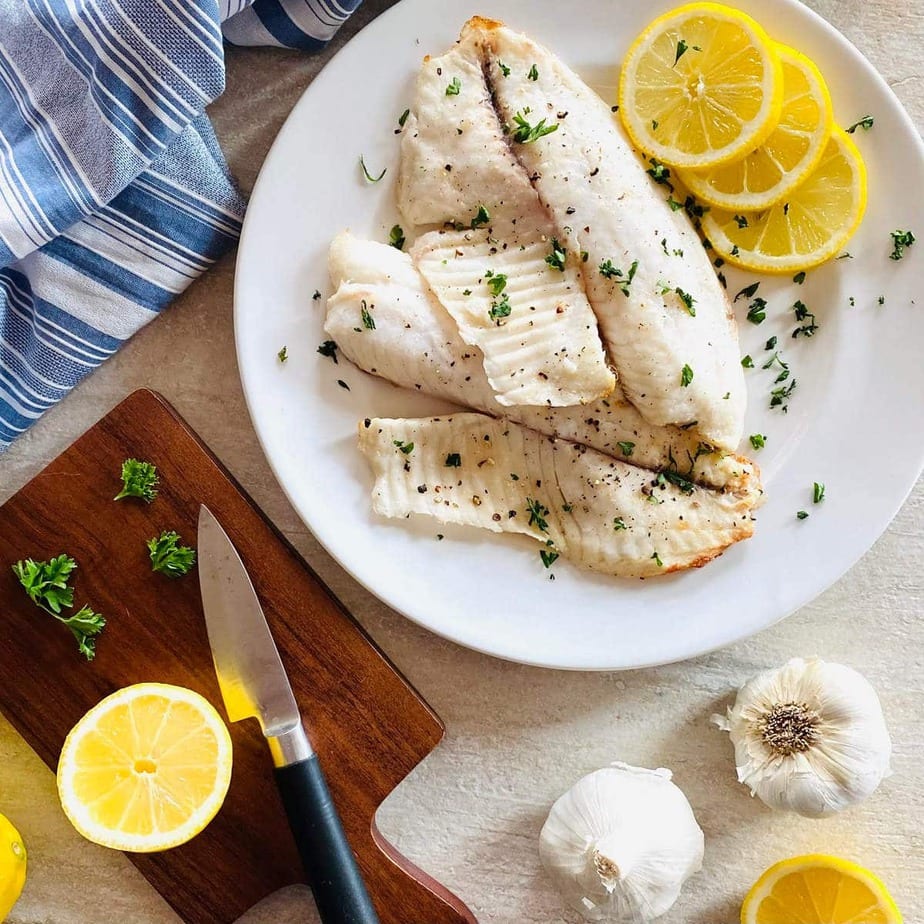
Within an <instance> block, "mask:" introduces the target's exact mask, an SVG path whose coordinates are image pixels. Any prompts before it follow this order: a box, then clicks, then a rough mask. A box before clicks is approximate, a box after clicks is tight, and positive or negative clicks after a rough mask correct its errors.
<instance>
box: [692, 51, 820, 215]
mask: <svg viewBox="0 0 924 924" xmlns="http://www.w3.org/2000/svg"><path fill="white" fill-rule="evenodd" d="M775 47H776V51H777V54H778V55H779V58H780V62H781V64H782V65H783V109H782V112H781V113H780V121H779V123H778V124H777V126H776V128H775V129H774V130H773V131H772V132H771V134H770V136H769V137H768V138H767V140H766V141H765V142H764V143H763V144H762V145H761V146H760V147H758V148H757V149H756V150H754V151H751V152H750V153H749V154H745V156H744V157H742V158H740V159H738V160H733V161H729V162H728V163H727V164H722V165H721V166H719V167H713V168H711V169H710V170H706V171H693V170H683V171H681V172H680V178H681V179H682V180H683V182H684V185H685V186H686V187H687V188H688V189H689V190H690V191H691V192H692V193H693V194H694V195H695V196H696V197H697V198H699V199H702V200H703V201H704V202H708V203H709V205H717V206H719V207H720V208H724V209H730V210H735V211H754V210H755V209H765V208H768V207H769V206H771V205H773V204H774V203H775V202H779V201H780V200H782V199H784V198H785V197H786V196H787V195H788V194H789V193H790V192H791V191H792V190H793V189H795V188H796V187H797V186H798V185H799V184H800V183H801V182H802V181H803V180H804V179H805V178H806V177H807V176H808V175H809V174H810V173H811V172H812V169H813V168H814V167H815V165H816V164H817V163H818V161H819V160H820V159H821V156H822V154H823V153H824V150H825V145H826V144H827V141H828V138H829V137H830V135H831V128H832V126H833V124H834V117H833V107H832V105H831V94H830V93H829V92H828V87H827V86H826V84H825V81H824V78H823V77H822V76H821V72H820V71H819V70H818V68H817V67H816V66H815V65H814V64H813V63H812V62H811V61H810V60H809V59H808V58H807V57H806V56H805V55H803V54H801V53H800V52H798V51H795V50H793V49H792V48H787V47H786V46H785V45H780V44H779V43H775Z"/></svg>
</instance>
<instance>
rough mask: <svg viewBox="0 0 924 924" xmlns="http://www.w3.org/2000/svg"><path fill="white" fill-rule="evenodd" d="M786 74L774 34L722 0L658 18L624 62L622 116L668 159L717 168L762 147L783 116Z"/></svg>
mask: <svg viewBox="0 0 924 924" xmlns="http://www.w3.org/2000/svg"><path fill="white" fill-rule="evenodd" d="M782 104H783V71H782V65H781V64H780V59H779V56H778V55H777V52H776V48H775V47H774V44H773V42H772V41H771V40H770V38H769V37H768V36H767V33H766V32H764V30H763V29H762V28H761V27H760V26H759V25H758V24H757V23H756V22H755V21H754V20H753V19H751V17H750V16H746V15H745V14H744V13H741V12H739V11H738V10H734V9H732V8H731V7H727V6H722V5H720V4H718V3H691V4H689V5H687V6H681V7H679V8H677V9H675V10H673V11H672V12H670V13H666V14H665V15H663V16H660V17H658V18H657V19H656V20H655V21H654V22H652V23H651V25H649V26H648V28H647V29H645V31H644V32H643V33H642V34H641V35H640V36H639V37H638V38H637V39H636V40H635V42H634V43H633V45H632V47H631V48H630V49H629V51H628V54H627V55H626V58H625V60H624V62H623V65H622V72H621V74H620V80H619V115H620V117H621V118H622V121H623V124H624V125H625V127H626V131H628V133H629V136H630V137H631V138H632V141H633V142H634V143H635V144H636V145H637V146H638V147H639V148H641V149H642V150H643V151H645V152H647V153H648V154H651V155H652V156H654V157H656V158H657V159H658V160H660V161H662V162H663V163H666V164H670V165H672V166H676V167H687V168H693V169H700V168H707V167H714V166H716V165H718V164H722V163H725V162H726V161H730V160H734V159H735V158H738V157H741V156H742V155H743V154H746V153H747V152H748V151H751V150H753V149H754V148H756V147H757V146H758V145H760V144H762V143H763V142H764V141H765V140H766V138H767V137H768V136H769V135H770V133H771V132H772V131H773V129H774V127H775V126H776V124H777V122H778V121H779V118H780V111H781V108H782Z"/></svg>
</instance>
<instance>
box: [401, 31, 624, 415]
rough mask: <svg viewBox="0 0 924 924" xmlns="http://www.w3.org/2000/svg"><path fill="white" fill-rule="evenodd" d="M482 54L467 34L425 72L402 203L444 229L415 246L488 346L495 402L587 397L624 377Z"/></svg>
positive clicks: (471, 338)
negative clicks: (563, 250) (516, 149)
mask: <svg viewBox="0 0 924 924" xmlns="http://www.w3.org/2000/svg"><path fill="white" fill-rule="evenodd" d="M478 54H479V53H478V49H477V47H476V44H475V43H474V42H473V41H463V42H461V43H459V44H458V45H456V46H455V47H454V48H453V49H452V50H451V51H449V52H448V53H447V54H445V55H442V56H441V57H439V58H433V59H430V60H428V61H426V62H425V63H424V65H423V67H422V68H421V71H420V74H419V75H418V79H417V92H416V96H415V101H414V109H413V114H412V117H409V120H408V123H407V124H406V125H405V130H404V136H403V139H402V153H403V156H402V162H401V174H400V178H399V201H400V204H401V208H402V211H403V212H404V214H405V215H406V216H409V217H410V219H411V221H413V222H414V223H415V224H432V223H438V224H441V225H442V224H446V225H448V227H444V228H441V229H439V230H434V231H431V232H429V233H425V234H424V235H422V236H421V237H419V238H418V239H417V241H416V242H415V244H414V246H413V247H412V248H411V251H410V253H411V256H412V258H413V259H414V261H415V263H416V264H417V266H418V268H419V269H420V271H421V273H423V275H424V277H425V278H426V280H427V282H429V284H430V286H431V288H432V289H433V291H434V292H435V293H436V295H437V297H438V298H439V299H440V301H441V302H442V304H443V305H444V307H445V308H446V310H447V311H448V312H449V313H450V314H451V315H452V317H453V318H454V320H455V321H456V323H457V324H458V326H459V333H460V334H461V335H462V339H463V340H465V342H466V343H469V344H472V345H474V346H477V347H479V348H480V349H481V351H482V353H483V354H484V363H485V372H486V373H487V376H488V381H489V382H490V383H491V386H492V387H493V388H494V391H495V394H496V395H497V400H498V402H499V403H501V404H503V405H518V404H525V405H542V404H545V405H549V406H563V405H571V404H587V403H589V402H591V401H593V400H594V399H596V398H599V397H602V396H604V395H607V394H609V393H610V392H611V391H612V390H613V387H614V385H615V381H616V379H615V376H614V375H613V373H612V371H611V370H610V369H609V368H608V366H607V363H606V357H605V354H604V351H603V344H602V342H601V340H600V334H599V331H598V328H597V319H596V317H595V315H594V312H593V309H592V308H591V307H590V304H589V302H588V301H587V296H586V294H585V292H584V285H583V282H582V280H581V273H580V269H579V268H578V267H577V266H576V265H574V264H565V263H564V262H562V263H561V264H559V263H558V262H557V261H555V258H554V253H553V251H554V249H555V247H556V246H557V243H556V242H557V238H558V236H559V232H558V230H557V227H556V226H555V224H554V223H553V222H552V221H551V220H550V218H549V215H548V213H547V212H546V209H545V207H544V206H543V205H542V203H541V202H540V201H539V196H538V195H537V193H536V191H535V190H534V189H533V187H532V186H531V184H530V183H529V180H528V179H527V177H526V176H525V174H524V173H523V170H522V168H521V167H520V166H519V164H518V163H517V162H516V161H515V160H514V159H513V157H512V155H511V153H510V151H509V149H508V148H507V143H506V141H505V140H504V134H503V130H502V128H501V125H500V122H499V121H498V117H497V114H496V113H495V111H494V109H493V107H492V105H491V101H490V98H489V97H488V95H487V88H486V85H485V81H484V77H483V74H482V71H481V61H480V58H479V56H478ZM440 134H442V135H444V136H445V137H439V135H440ZM488 202H489V203H490V208H487V207H486V206H485V203H488ZM550 261H551V262H550Z"/></svg>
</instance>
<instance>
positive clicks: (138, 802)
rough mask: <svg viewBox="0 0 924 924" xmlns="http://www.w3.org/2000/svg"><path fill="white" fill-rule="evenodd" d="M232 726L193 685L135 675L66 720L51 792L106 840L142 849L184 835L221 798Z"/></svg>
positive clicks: (76, 821) (227, 778)
mask: <svg viewBox="0 0 924 924" xmlns="http://www.w3.org/2000/svg"><path fill="white" fill-rule="evenodd" d="M230 782H231V736H230V735H229V734H228V729H227V728H226V726H225V724H224V722H223V721H222V719H221V717H220V716H219V715H218V713H217V712H216V711H215V709H214V708H212V706H211V705H210V704H209V703H208V701H207V700H205V699H203V697H201V696H200V695H199V694H198V693H194V692H193V691H192V690H187V689H185V688H183V687H176V686H171V685H169V684H164V683H139V684H136V685H134V686H130V687H125V688H124V689H122V690H119V691H117V692H116V693H113V694H112V695H111V696H107V697H106V698H105V699H104V700H103V701H102V702H100V703H99V704H98V705H96V706H95V707H94V708H93V709H91V710H90V711H89V712H88V713H87V714H86V715H85V716H84V717H83V718H82V719H81V720H80V721H79V722H78V723H77V724H76V725H75V726H74V728H73V729H72V730H71V733H70V734H69V735H68V736H67V739H66V740H65V742H64V747H63V749H62V750H61V757H60V759H59V761H58V795H59V796H60V798H61V805H62V806H63V808H64V812H65V814H66V815H67V817H68V818H69V819H70V821H71V823H72V824H73V825H74V827H75V828H76V829H77V830H78V831H79V832H80V833H81V834H82V835H83V836H84V837H85V838H87V839H88V840H91V841H93V842H94V843H97V844H102V845H103V846H104V847H112V848H115V849H117V850H127V851H131V852H134V853H149V852H151V851H155V850H166V849H167V848H169V847H176V846H178V845H179V844H183V843H185V842H186V841H188V840H190V839H191V838H192V837H194V836H195V835H196V834H198V833H199V832H200V831H201V830H202V829H203V828H205V826H206V825H207V824H208V823H209V822H210V821H211V820H212V818H213V817H214V816H215V814H216V812H217V811H218V810H219V809H220V808H221V805H222V802H223V801H224V798H225V794H226V793H227V791H228V785H229V783H230Z"/></svg>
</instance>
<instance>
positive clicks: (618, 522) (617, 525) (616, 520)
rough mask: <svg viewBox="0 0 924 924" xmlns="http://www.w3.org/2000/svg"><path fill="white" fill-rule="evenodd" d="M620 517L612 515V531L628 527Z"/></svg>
mask: <svg viewBox="0 0 924 924" xmlns="http://www.w3.org/2000/svg"><path fill="white" fill-rule="evenodd" d="M628 528H629V527H628V526H626V523H625V521H624V520H623V518H622V517H613V531H614V532H619V530H621V529H628Z"/></svg>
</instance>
